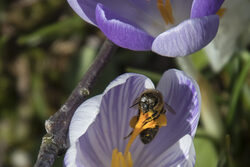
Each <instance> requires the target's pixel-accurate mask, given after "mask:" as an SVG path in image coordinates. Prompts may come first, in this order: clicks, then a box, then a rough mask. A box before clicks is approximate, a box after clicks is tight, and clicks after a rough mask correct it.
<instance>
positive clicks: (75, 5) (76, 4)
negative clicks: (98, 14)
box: [67, 0, 96, 25]
mask: <svg viewBox="0 0 250 167" xmlns="http://www.w3.org/2000/svg"><path fill="white" fill-rule="evenodd" d="M67 1H68V3H69V5H70V6H71V8H72V9H73V10H74V11H75V12H76V13H77V14H78V15H79V16H80V17H81V18H82V19H83V20H85V21H86V22H88V23H90V24H92V25H95V24H96V21H95V15H94V14H95V7H96V3H95V4H94V3H89V2H88V1H86V0H67Z"/></svg>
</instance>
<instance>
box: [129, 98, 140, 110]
mask: <svg viewBox="0 0 250 167" xmlns="http://www.w3.org/2000/svg"><path fill="white" fill-rule="evenodd" d="M139 102H140V97H138V98H136V99H135V100H134V102H133V104H132V106H130V107H129V108H132V107H135V106H137V105H138V104H139Z"/></svg>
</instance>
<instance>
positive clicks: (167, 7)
mask: <svg viewBox="0 0 250 167" xmlns="http://www.w3.org/2000/svg"><path fill="white" fill-rule="evenodd" d="M157 7H158V10H159V11H160V13H161V16H162V18H163V20H164V21H165V23H166V24H167V25H168V24H174V17H173V12H172V6H171V3H170V0H166V1H165V4H164V2H163V0H157Z"/></svg>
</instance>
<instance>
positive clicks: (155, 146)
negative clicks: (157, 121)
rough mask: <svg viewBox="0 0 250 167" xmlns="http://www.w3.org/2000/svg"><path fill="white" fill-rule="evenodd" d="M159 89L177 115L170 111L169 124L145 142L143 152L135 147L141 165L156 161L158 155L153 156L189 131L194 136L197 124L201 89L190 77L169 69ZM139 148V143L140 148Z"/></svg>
mask: <svg viewBox="0 0 250 167" xmlns="http://www.w3.org/2000/svg"><path fill="white" fill-rule="evenodd" d="M157 89H158V90H160V91H161V92H162V94H163V96H164V101H165V102H167V104H169V105H170V106H171V107H172V108H173V109H174V110H175V112H176V114H172V113H170V112H167V126H166V127H162V128H160V130H159V132H158V134H157V136H156V137H155V138H154V140H153V141H152V142H151V143H149V144H148V145H145V146H144V147H143V149H142V150H141V151H140V152H138V153H137V152H136V150H135V152H136V156H137V155H139V156H138V157H136V158H137V160H138V161H137V163H138V164H147V163H151V162H153V161H154V160H155V157H154V156H150V155H161V154H163V153H164V152H165V151H166V150H167V149H169V148H170V147H171V146H172V145H173V144H174V143H176V142H177V141H178V140H179V139H180V138H182V137H183V136H184V135H186V134H189V135H191V136H192V137H194V134H195V131H196V128H197V125H198V121H199V116H200V105H201V99H200V91H199V87H198V85H197V84H196V82H195V81H194V80H193V79H192V78H191V77H189V76H187V75H186V74H184V73H183V72H181V71H179V70H168V71H167V72H165V73H164V75H163V76H162V78H161V80H160V82H159V84H158V86H157ZM140 147H141V146H140V145H138V147H137V148H139V149H140ZM137 148H135V149H137ZM132 149H133V148H132ZM131 151H132V150H131ZM132 155H133V154H132ZM145 157H147V158H145ZM142 166H144V165H142ZM153 166H154V165H153Z"/></svg>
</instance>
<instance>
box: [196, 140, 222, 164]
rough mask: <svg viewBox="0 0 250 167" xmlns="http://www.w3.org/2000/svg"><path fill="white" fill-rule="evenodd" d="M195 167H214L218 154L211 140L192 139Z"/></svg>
mask: <svg viewBox="0 0 250 167" xmlns="http://www.w3.org/2000/svg"><path fill="white" fill-rule="evenodd" d="M194 146H195V152H196V164H195V166H196V167H216V166H217V163H218V154H217V152H216V149H215V146H214V144H213V143H212V141H211V140H209V139H207V138H203V137H196V138H195V139H194Z"/></svg>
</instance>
